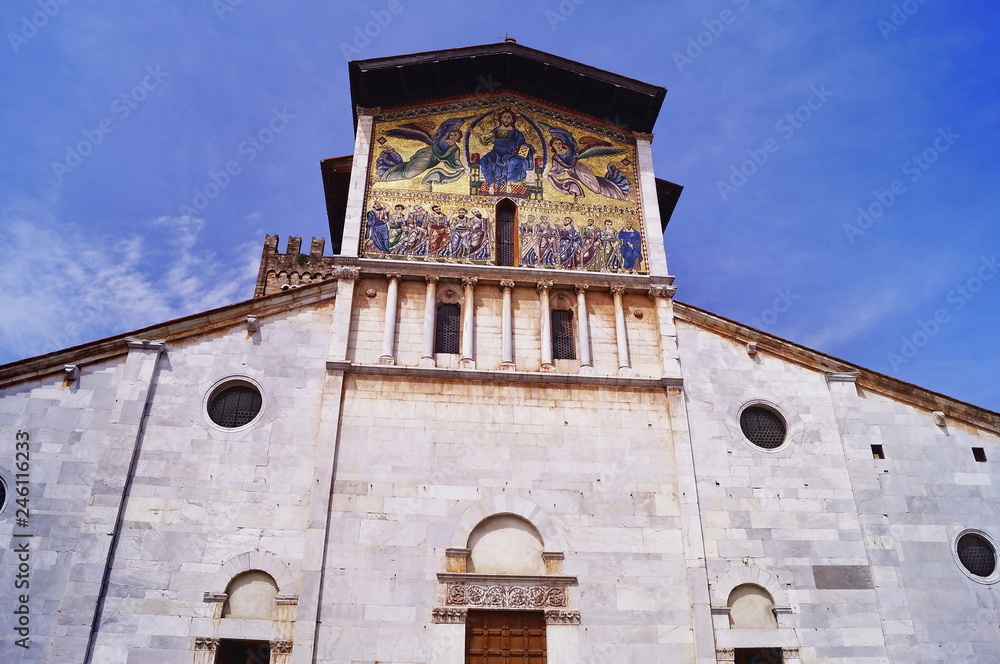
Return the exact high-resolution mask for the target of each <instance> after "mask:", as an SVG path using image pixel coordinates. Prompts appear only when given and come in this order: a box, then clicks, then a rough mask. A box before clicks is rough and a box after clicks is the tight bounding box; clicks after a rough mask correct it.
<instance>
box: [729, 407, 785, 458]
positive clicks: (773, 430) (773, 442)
mask: <svg viewBox="0 0 1000 664" xmlns="http://www.w3.org/2000/svg"><path fill="white" fill-rule="evenodd" d="M740 428H741V429H743V435H744V436H746V437H747V439H748V440H749V441H750V442H751V443H753V444H754V445H756V446H757V447H761V448H763V449H765V450H773V449H775V448H777V447H781V444H782V443H783V442H785V421H784V420H783V419H781V416H780V415H778V414H777V413H776V412H774V411H773V410H771V409H770V408H764V407H763V406H750V407H749V408H745V409H744V410H743V412H742V413H740Z"/></svg>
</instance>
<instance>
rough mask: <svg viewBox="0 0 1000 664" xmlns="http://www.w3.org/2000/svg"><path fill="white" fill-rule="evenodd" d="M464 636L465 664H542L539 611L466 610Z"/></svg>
mask: <svg viewBox="0 0 1000 664" xmlns="http://www.w3.org/2000/svg"><path fill="white" fill-rule="evenodd" d="M465 634H466V638H465V643H466V655H465V661H466V664H546V657H545V615H544V614H543V613H542V612H541V611H476V610H470V611H469V614H468V617H467V618H466V622H465Z"/></svg>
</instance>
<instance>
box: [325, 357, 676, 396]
mask: <svg viewBox="0 0 1000 664" xmlns="http://www.w3.org/2000/svg"><path fill="white" fill-rule="evenodd" d="M326 368H327V371H343V372H344V373H350V374H359V375H368V376H404V377H407V378H429V379H432V380H482V381H493V382H498V383H548V384H550V385H597V386H607V387H632V388H636V389H657V390H662V389H664V388H668V387H683V386H684V379H683V378H681V377H680V376H671V377H664V378H635V377H630V376H597V375H586V374H565V373H555V372H548V371H546V372H538V371H500V370H497V371H490V370H486V369H445V368H442V367H407V366H399V365H392V366H389V365H384V364H354V363H352V362H349V361H347V360H328V361H327V363H326Z"/></svg>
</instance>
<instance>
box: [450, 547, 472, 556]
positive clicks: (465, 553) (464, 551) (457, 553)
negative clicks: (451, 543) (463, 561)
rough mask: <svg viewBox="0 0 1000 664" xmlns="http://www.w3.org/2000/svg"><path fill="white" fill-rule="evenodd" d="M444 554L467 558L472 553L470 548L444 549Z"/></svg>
mask: <svg viewBox="0 0 1000 664" xmlns="http://www.w3.org/2000/svg"><path fill="white" fill-rule="evenodd" d="M444 555H446V556H447V557H449V558H468V557H469V556H471V555H472V549H445V550H444Z"/></svg>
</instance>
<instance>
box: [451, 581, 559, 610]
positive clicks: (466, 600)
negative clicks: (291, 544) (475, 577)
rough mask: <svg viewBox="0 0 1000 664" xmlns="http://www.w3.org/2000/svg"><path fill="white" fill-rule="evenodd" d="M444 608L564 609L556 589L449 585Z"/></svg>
mask: <svg viewBox="0 0 1000 664" xmlns="http://www.w3.org/2000/svg"><path fill="white" fill-rule="evenodd" d="M446 601H447V604H449V605H451V606H470V607H476V608H490V609H543V608H546V607H550V606H551V607H564V606H567V604H568V602H567V600H566V589H565V588H562V587H558V586H547V585H544V584H537V585H520V584H519V585H507V584H503V583H496V584H489V585H487V584H476V583H449V584H448V592H447V600H446Z"/></svg>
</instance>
